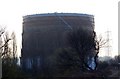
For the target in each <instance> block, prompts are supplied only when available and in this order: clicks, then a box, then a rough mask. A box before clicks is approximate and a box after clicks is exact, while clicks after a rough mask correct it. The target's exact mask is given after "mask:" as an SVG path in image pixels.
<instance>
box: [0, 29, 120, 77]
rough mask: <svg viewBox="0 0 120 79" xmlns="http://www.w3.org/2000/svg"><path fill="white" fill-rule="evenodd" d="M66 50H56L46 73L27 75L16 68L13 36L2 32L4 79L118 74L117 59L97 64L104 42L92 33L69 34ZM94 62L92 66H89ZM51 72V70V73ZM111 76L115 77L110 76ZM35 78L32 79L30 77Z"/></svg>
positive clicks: (78, 31)
mask: <svg viewBox="0 0 120 79" xmlns="http://www.w3.org/2000/svg"><path fill="white" fill-rule="evenodd" d="M66 38H67V43H68V44H69V47H66V48H59V49H56V51H55V52H54V55H51V56H50V58H49V60H50V61H51V62H50V63H49V66H50V68H48V69H46V70H47V71H48V73H46V74H43V73H40V72H36V73H32V74H31V73H26V72H25V71H24V70H22V69H21V67H20V66H19V65H17V61H18V58H17V44H16V38H15V33H14V32H13V33H12V35H9V34H8V33H7V32H5V29H1V30H0V55H1V56H0V57H1V58H2V69H3V70H2V72H3V79H9V78H14V79H16V78H22V79H24V78H25V79H26V78H33V79H34V78H35V79H36V78H38V79H39V78H40V79H42V78H44V77H46V78H47V77H48V76H52V77H55V78H59V77H69V78H70V77H90V78H95V77H102V78H104V79H107V78H108V77H114V76H117V75H116V74H119V73H120V72H119V71H117V72H116V70H118V66H120V64H119V63H120V56H116V57H115V58H112V59H111V60H108V61H99V60H98V53H99V50H100V48H101V47H102V46H103V45H105V43H106V41H103V40H102V38H100V39H99V40H98V39H97V37H96V34H95V32H94V31H91V32H86V31H85V29H78V30H77V31H70V32H69V33H68V35H67V37H66ZM92 62H94V66H90V65H91V63H92ZM51 68H53V69H51ZM113 73H114V74H113ZM33 75H34V77H33Z"/></svg>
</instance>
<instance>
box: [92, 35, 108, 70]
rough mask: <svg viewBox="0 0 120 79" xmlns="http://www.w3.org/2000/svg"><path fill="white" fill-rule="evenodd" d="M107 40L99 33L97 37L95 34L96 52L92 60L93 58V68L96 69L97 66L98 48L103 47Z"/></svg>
mask: <svg viewBox="0 0 120 79" xmlns="http://www.w3.org/2000/svg"><path fill="white" fill-rule="evenodd" d="M107 42H108V40H105V39H103V37H102V36H101V35H99V37H97V35H96V34H95V43H96V47H95V50H96V54H95V56H94V60H95V64H96V66H95V70H96V69H97V66H98V61H97V60H98V54H99V52H100V49H101V48H103V47H104V46H105V45H106V43H107Z"/></svg>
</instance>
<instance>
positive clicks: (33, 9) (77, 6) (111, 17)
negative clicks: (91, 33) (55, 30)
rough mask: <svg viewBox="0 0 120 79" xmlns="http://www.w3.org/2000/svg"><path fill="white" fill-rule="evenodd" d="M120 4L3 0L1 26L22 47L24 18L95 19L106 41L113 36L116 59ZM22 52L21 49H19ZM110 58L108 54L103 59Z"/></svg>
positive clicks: (110, 1) (0, 2) (115, 0)
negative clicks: (80, 16) (61, 15)
mask: <svg viewBox="0 0 120 79" xmlns="http://www.w3.org/2000/svg"><path fill="white" fill-rule="evenodd" d="M118 1H119V0H0V25H1V26H6V27H7V28H8V29H9V30H10V31H11V30H15V32H16V33H17V41H18V44H19V45H20V44H21V42H20V41H21V32H22V16H25V15H30V14H39V13H54V12H58V13H61V12H63V13H64V12H65V13H85V14H92V15H94V18H95V31H96V32H97V33H98V34H102V35H103V36H104V38H105V37H106V36H105V35H106V31H107V30H109V31H111V32H110V39H112V40H111V42H112V43H111V46H112V47H111V53H112V56H114V55H117V54H118ZM19 50H20V47H19ZM104 55H106V54H105V52H102V53H101V56H104Z"/></svg>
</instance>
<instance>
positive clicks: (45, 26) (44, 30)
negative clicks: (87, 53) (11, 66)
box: [21, 13, 94, 68]
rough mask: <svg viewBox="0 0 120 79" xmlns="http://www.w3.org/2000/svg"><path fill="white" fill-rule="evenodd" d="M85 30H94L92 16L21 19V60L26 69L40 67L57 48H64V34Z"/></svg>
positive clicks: (40, 15) (57, 15)
mask: <svg viewBox="0 0 120 79" xmlns="http://www.w3.org/2000/svg"><path fill="white" fill-rule="evenodd" d="M78 28H85V29H87V31H93V30H94V16H93V15H88V14H78V13H48V14H35V15H27V16H24V17H23V33H22V52H21V58H22V61H24V62H23V63H25V64H26V65H24V66H27V68H31V67H32V64H33V63H35V64H36V66H38V67H39V66H40V63H39V62H40V61H42V60H44V59H46V58H47V56H49V55H51V54H52V53H53V52H54V51H55V50H57V49H58V48H62V47H66V46H67V45H66V42H65V35H66V32H68V31H71V30H76V29H78Z"/></svg>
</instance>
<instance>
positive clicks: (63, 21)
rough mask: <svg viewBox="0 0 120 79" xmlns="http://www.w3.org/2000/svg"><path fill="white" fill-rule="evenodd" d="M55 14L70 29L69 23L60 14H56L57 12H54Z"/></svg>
mask: <svg viewBox="0 0 120 79" xmlns="http://www.w3.org/2000/svg"><path fill="white" fill-rule="evenodd" d="M55 15H56V16H57V17H58V18H59V19H60V20H61V21H62V22H63V23H64V24H65V25H67V27H68V28H70V29H71V30H72V27H71V25H69V24H68V23H67V22H66V21H65V20H64V19H63V18H62V17H61V16H58V15H57V13H55Z"/></svg>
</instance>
